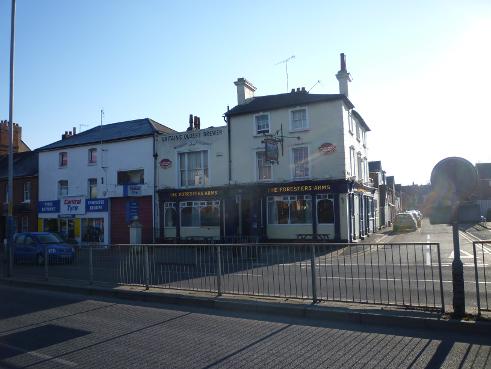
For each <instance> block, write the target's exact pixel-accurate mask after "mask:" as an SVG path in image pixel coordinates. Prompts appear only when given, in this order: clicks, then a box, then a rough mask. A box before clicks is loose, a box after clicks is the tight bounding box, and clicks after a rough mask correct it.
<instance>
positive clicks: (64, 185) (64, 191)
mask: <svg viewBox="0 0 491 369" xmlns="http://www.w3.org/2000/svg"><path fill="white" fill-rule="evenodd" d="M64 196H68V181H67V180H65V179H62V180H60V181H58V198H62V197H64Z"/></svg>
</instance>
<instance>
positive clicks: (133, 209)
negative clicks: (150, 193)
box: [126, 201, 139, 223]
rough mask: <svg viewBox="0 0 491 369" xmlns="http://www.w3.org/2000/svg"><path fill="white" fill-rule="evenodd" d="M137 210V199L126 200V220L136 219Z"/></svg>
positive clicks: (128, 221)
mask: <svg viewBox="0 0 491 369" xmlns="http://www.w3.org/2000/svg"><path fill="white" fill-rule="evenodd" d="M138 211H139V204H138V201H128V202H127V203H126V222H127V223H130V222H131V221H132V220H134V219H138Z"/></svg>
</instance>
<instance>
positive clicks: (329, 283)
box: [13, 243, 445, 310]
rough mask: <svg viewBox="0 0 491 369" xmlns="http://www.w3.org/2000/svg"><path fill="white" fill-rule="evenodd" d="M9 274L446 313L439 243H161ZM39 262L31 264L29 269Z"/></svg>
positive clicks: (110, 249)
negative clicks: (437, 310) (399, 307)
mask: <svg viewBox="0 0 491 369" xmlns="http://www.w3.org/2000/svg"><path fill="white" fill-rule="evenodd" d="M14 259H15V260H14V261H15V265H14V268H13V273H14V276H30V277H34V278H44V279H46V278H48V277H49V278H61V279H71V280H82V281H88V282H89V283H99V284H100V283H102V284H106V285H120V284H123V285H138V286H145V287H146V288H149V287H156V288H167V289H182V290H193V291H207V292H212V293H216V294H219V295H220V294H222V293H227V294H238V295H251V296H268V297H282V298H300V299H311V300H312V301H314V302H317V301H340V302H357V303H369V304H384V305H398V306H409V307H422V308H434V309H441V310H444V306H445V303H444V293H443V284H442V269H441V258H440V245H439V244H437V243H388V244H359V245H356V244H326V243H310V244H309V243H285V244H260V243H252V244H192V245H190V244H187V245H183V244H179V245H175V244H162V245H110V246H89V247H81V248H78V249H77V250H76V255H75V257H74V258H73V259H72V258H70V257H56V256H55V255H53V256H52V257H50V255H49V254H48V253H47V252H46V253H45V254H44V256H43V257H39V256H36V257H32V256H31V257H29V258H26V257H25V255H24V256H22V255H17V256H16V257H15V258H14ZM36 263H38V264H41V265H39V266H36V265H34V264H36Z"/></svg>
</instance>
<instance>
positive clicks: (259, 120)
mask: <svg viewBox="0 0 491 369" xmlns="http://www.w3.org/2000/svg"><path fill="white" fill-rule="evenodd" d="M254 123H255V129H256V134H258V135H260V134H263V133H269V114H258V115H255V116H254Z"/></svg>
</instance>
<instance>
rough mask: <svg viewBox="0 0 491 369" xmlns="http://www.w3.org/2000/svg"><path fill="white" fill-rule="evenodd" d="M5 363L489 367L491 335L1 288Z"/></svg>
mask: <svg viewBox="0 0 491 369" xmlns="http://www.w3.org/2000/svg"><path fill="white" fill-rule="evenodd" d="M0 301H1V303H0V368H5V369H14V368H32V369H40V368H48V369H55V368H77V367H78V368H91V369H93V368H105V369H109V368H118V369H120V368H139V369H145V368H152V369H155V368H186V369H192V368H326V367H329V368H348V367H349V368H427V369H431V368H470V367H472V368H489V367H490V366H491V338H490V337H469V336H460V335H454V334H449V333H448V332H447V333H445V334H439V333H438V332H428V331H422V330H415V329H397V328H394V327H391V328H388V327H381V326H375V325H374V326H372V325H370V326H368V325H358V324H347V323H339V322H335V321H325V320H324V321H316V320H306V319H286V318H281V317H272V316H269V315H268V316H263V315H257V314H244V313H241V314H240V315H239V314H236V313H228V312H217V311H212V310H205V309H190V308H188V307H186V308H180V307H175V306H173V307H170V306H165V305H158V304H149V303H138V302H127V301H124V302H123V301H120V300H116V299H107V298H104V299H103V298H92V297H91V298H90V299H89V298H87V297H86V296H80V295H71V294H62V293H55V292H48V291H42V290H30V289H21V288H13V287H6V286H1V285H0Z"/></svg>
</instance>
